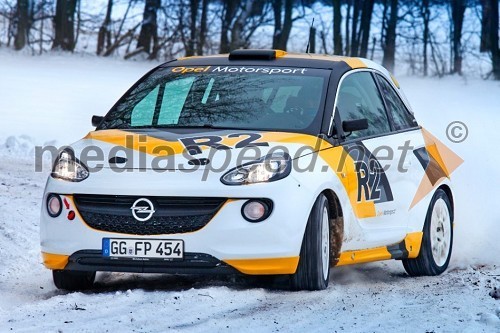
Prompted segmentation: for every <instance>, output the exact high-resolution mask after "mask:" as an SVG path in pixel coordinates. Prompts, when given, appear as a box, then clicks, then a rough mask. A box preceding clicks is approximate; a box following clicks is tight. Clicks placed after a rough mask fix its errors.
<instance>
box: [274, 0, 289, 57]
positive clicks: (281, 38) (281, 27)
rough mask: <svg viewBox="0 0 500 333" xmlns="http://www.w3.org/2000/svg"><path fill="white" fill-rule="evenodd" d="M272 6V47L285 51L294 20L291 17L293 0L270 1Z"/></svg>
mask: <svg viewBox="0 0 500 333" xmlns="http://www.w3.org/2000/svg"><path fill="white" fill-rule="evenodd" d="M272 6H273V14H274V34H273V49H280V50H285V51H286V44H287V43H288V38H289V37H290V31H291V30H292V25H293V21H294V19H293V18H292V12H293V0H284V1H283V0H275V1H272ZM282 14H283V15H282Z"/></svg>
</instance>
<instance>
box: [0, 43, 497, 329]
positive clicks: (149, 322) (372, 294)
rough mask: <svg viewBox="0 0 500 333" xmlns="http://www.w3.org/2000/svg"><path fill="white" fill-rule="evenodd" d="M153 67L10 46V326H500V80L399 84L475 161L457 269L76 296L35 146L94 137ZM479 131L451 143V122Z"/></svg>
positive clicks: (4, 246) (1, 55)
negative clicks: (56, 253)
mask: <svg viewBox="0 0 500 333" xmlns="http://www.w3.org/2000/svg"><path fill="white" fill-rule="evenodd" d="M153 66H155V64H154V63H133V62H123V61H117V60H110V59H98V58H94V57H91V56H85V57H82V56H78V55H75V56H59V55H55V56H54V55H52V56H44V57H41V58H38V57H27V56H17V55H14V54H13V53H10V52H0V332H4V331H6V332H7V331H16V332H19V331H33V332H47V331H49V332H56V331H64V332H65V331H78V332H102V331H115V330H116V331H120V330H121V331H138V332H149V331H167V330H172V331H235V330H241V331H243V332H250V331H257V330H259V331H295V332H301V331H324V332H334V331H337V332H341V331H345V332H379V331H394V330H396V329H397V330H398V331H402V332H457V331H459V332H460V331H464V332H500V301H498V300H495V299H494V298H492V297H491V296H490V295H489V294H490V292H492V291H493V290H494V288H495V287H497V288H500V259H499V256H500V241H499V236H500V231H499V227H500V217H499V216H498V213H497V211H496V208H497V207H498V204H497V202H498V201H499V199H500V196H499V195H498V192H497V191H498V188H500V181H499V179H498V177H497V168H498V165H499V163H500V155H499V154H498V146H497V144H498V142H499V141H500V140H499V139H500V135H499V134H498V128H497V127H498V124H500V112H499V111H500V109H499V108H500V83H498V82H492V81H489V82H486V81H481V80H476V79H474V80H473V79H470V80H464V79H463V78H458V77H450V78H446V79H442V80H437V79H422V78H409V77H402V78H400V82H401V84H402V86H403V88H404V90H405V92H406V94H407V96H408V98H409V99H410V102H411V103H412V105H413V108H414V110H415V112H416V114H417V118H418V119H419V120H420V122H421V123H422V124H423V126H424V127H426V128H427V129H428V130H429V131H431V132H432V133H433V134H434V135H435V136H437V137H438V138H440V139H441V140H442V141H443V142H444V143H446V144H447V145H448V146H449V147H450V148H452V149H453V150H454V151H455V152H456V153H457V154H459V155H460V156H461V157H462V158H463V159H464V160H465V163H464V164H463V165H462V166H461V167H460V168H459V169H458V170H457V171H456V172H455V173H454V174H453V176H452V177H453V180H454V182H455V184H456V189H455V190H456V210H457V211H456V228H455V232H456V234H455V236H456V238H455V244H454V254H453V258H452V263H451V266H450V269H449V270H448V271H447V272H446V273H445V274H444V275H442V276H439V277H422V278H410V277H408V276H407V275H406V274H405V273H404V270H403V268H402V266H401V264H400V263H399V262H395V261H394V262H382V263H373V264H367V265H360V266H353V267H342V268H335V269H333V270H332V276H331V285H330V287H329V288H328V289H327V290H326V291H323V292H288V291H286V290H280V288H279V287H280V285H279V284H278V285H277V288H274V289H270V288H266V286H267V283H268V281H261V280H253V279H242V278H234V277H209V278H207V277H204V276H193V277H175V276H164V275H163V276H162V275H139V274H100V275H99V276H98V284H97V289H96V290H95V291H93V292H88V293H65V292H62V291H58V290H56V289H55V287H54V286H53V285H52V281H51V275H50V272H49V271H47V270H46V269H44V268H43V266H42V264H41V258H40V255H39V252H40V251H39V239H38V215H39V210H40V198H41V196H42V192H43V187H44V183H45V180H46V177H47V173H48V168H45V171H44V172H43V173H35V172H34V165H33V156H32V150H33V147H34V145H35V144H39V145H40V144H44V143H46V142H51V141H54V140H55V141H56V142H57V144H59V145H62V144H67V143H71V142H73V141H76V140H78V139H79V138H80V137H82V136H83V135H84V134H85V133H86V132H87V131H89V130H91V126H90V117H91V115H93V114H101V115H102V114H104V113H105V112H106V111H107V109H108V108H109V107H110V106H111V105H112V104H113V103H114V102H115V101H116V99H117V98H118V97H119V96H120V95H121V94H122V93H123V92H124V91H125V90H126V89H127V88H128V87H129V86H130V85H131V84H132V83H133V82H134V81H135V80H136V79H137V78H139V76H141V75H142V74H143V73H145V72H146V71H147V70H148V69H149V68H152V67H153ZM457 120H458V121H463V122H464V123H466V124H467V126H468V128H469V136H468V138H467V140H466V141H464V142H463V143H459V144H455V143H451V142H450V141H449V140H447V138H446V135H445V132H446V127H447V125H448V124H449V123H450V122H452V121H457Z"/></svg>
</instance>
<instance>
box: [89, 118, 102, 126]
mask: <svg viewBox="0 0 500 333" xmlns="http://www.w3.org/2000/svg"><path fill="white" fill-rule="evenodd" d="M103 120H104V117H102V116H92V126H94V127H97V126H99V124H101V122H102V121H103Z"/></svg>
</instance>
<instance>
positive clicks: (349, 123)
mask: <svg viewBox="0 0 500 333" xmlns="http://www.w3.org/2000/svg"><path fill="white" fill-rule="evenodd" d="M367 128H368V119H366V118H362V119H354V120H344V121H343V122H342V129H343V130H344V133H349V132H355V131H362V130H365V129H367Z"/></svg>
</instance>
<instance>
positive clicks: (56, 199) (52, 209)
mask: <svg viewBox="0 0 500 333" xmlns="http://www.w3.org/2000/svg"><path fill="white" fill-rule="evenodd" d="M61 211H62V202H61V197H60V196H58V195H57V194H50V195H49V196H48V197H47V212H48V213H49V215H50V216H51V217H58V216H59V215H61Z"/></svg>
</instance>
